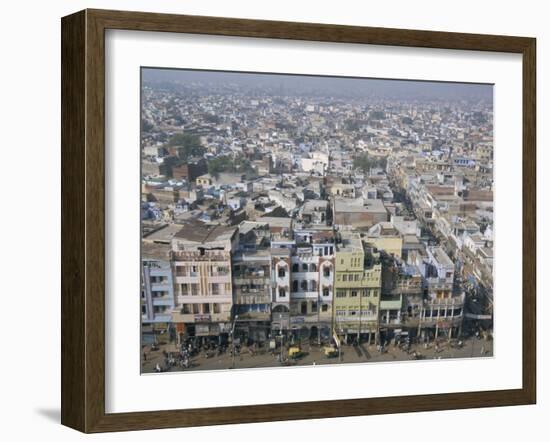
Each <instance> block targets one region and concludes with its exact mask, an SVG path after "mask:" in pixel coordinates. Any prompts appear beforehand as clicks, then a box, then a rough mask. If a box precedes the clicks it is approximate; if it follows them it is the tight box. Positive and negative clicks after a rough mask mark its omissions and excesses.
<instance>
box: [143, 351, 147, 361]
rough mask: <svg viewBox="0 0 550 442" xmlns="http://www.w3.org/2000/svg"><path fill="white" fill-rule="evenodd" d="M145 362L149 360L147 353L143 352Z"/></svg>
mask: <svg viewBox="0 0 550 442" xmlns="http://www.w3.org/2000/svg"><path fill="white" fill-rule="evenodd" d="M143 360H144V361H146V360H147V353H145V352H143Z"/></svg>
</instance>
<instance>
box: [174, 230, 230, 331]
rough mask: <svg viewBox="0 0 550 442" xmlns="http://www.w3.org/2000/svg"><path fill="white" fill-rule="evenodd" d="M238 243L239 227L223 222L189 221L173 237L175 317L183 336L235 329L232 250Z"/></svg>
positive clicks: (177, 327) (178, 329) (177, 326)
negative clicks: (227, 225) (233, 326)
mask: <svg viewBox="0 0 550 442" xmlns="http://www.w3.org/2000/svg"><path fill="white" fill-rule="evenodd" d="M237 244H238V235H237V228H236V227H226V226H221V225H204V224H189V225H186V226H184V227H183V228H182V229H181V230H180V231H179V232H178V233H176V235H175V236H174V238H173V239H172V262H173V271H174V279H175V290H176V296H177V306H176V309H175V311H174V312H173V314H172V320H173V322H174V323H175V324H176V329H177V331H178V334H179V335H180V336H182V335H183V336H218V337H224V336H226V335H227V334H228V333H229V332H230V331H231V326H232V324H231V313H232V308H233V287H232V278H231V251H232V250H235V249H236V247H237Z"/></svg>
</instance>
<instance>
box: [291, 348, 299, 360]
mask: <svg viewBox="0 0 550 442" xmlns="http://www.w3.org/2000/svg"><path fill="white" fill-rule="evenodd" d="M301 356H302V350H301V349H300V347H290V348H289V349H288V357H289V358H290V359H298V358H300V357H301Z"/></svg>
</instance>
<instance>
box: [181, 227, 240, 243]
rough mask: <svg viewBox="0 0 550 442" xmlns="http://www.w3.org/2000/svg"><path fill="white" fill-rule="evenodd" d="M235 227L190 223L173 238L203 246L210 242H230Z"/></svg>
mask: <svg viewBox="0 0 550 442" xmlns="http://www.w3.org/2000/svg"><path fill="white" fill-rule="evenodd" d="M236 230H237V228H236V227H230V226H222V225H218V224H215V225H207V224H200V223H190V224H187V225H185V226H184V227H181V228H180V230H179V231H178V232H177V233H176V235H175V238H177V239H183V240H186V241H189V242H194V243H201V244H205V243H208V242H212V241H230V240H231V238H232V237H233V235H234V233H235V231H236Z"/></svg>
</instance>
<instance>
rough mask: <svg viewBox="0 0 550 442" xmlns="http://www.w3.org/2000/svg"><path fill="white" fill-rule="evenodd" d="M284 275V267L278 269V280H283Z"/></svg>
mask: <svg viewBox="0 0 550 442" xmlns="http://www.w3.org/2000/svg"><path fill="white" fill-rule="evenodd" d="M285 275H286V267H285V266H282V267H279V278H284V277H285Z"/></svg>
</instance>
